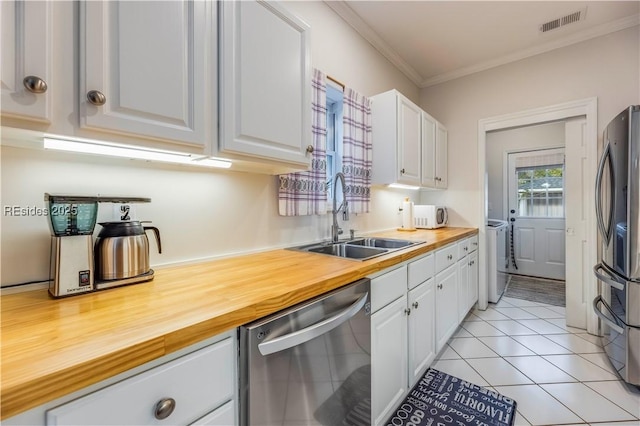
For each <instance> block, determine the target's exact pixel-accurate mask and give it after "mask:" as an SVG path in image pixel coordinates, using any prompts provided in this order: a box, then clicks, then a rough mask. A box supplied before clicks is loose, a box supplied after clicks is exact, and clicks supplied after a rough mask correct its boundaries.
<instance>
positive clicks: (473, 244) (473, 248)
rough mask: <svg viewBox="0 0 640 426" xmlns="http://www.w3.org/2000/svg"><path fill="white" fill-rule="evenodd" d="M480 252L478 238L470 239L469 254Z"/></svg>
mask: <svg viewBox="0 0 640 426" xmlns="http://www.w3.org/2000/svg"><path fill="white" fill-rule="evenodd" d="M476 250H478V236H477V235H474V236H473V237H469V253H472V252H474V251H476Z"/></svg>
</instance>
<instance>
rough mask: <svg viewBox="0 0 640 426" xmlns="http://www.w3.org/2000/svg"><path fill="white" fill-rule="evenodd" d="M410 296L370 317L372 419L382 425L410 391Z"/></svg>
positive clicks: (398, 300)
mask: <svg viewBox="0 0 640 426" xmlns="http://www.w3.org/2000/svg"><path fill="white" fill-rule="evenodd" d="M406 309H407V296H406V295H405V296H402V297H400V298H399V299H397V300H396V301H394V302H393V303H390V304H389V305H387V306H385V307H384V308H382V309H381V310H379V311H378V312H376V313H375V314H373V315H371V418H372V419H373V421H374V424H376V425H378V424H383V423H384V421H385V420H386V419H387V417H388V416H389V415H390V414H391V411H392V410H394V409H395V408H396V407H397V406H398V404H399V403H400V401H402V398H403V397H404V396H405V394H406V392H407V314H406V312H405V310H406Z"/></svg>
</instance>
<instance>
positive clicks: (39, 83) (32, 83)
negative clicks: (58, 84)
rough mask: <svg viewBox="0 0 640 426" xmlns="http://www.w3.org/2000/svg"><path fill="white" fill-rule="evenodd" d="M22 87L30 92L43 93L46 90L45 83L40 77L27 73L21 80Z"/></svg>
mask: <svg viewBox="0 0 640 426" xmlns="http://www.w3.org/2000/svg"><path fill="white" fill-rule="evenodd" d="M22 84H24V87H25V88H26V89H27V90H28V91H30V92H31V93H44V92H46V91H47V83H46V82H45V81H44V80H43V79H41V78H40V77H36V76H35V75H28V76H26V77H25V78H24V79H23V80H22Z"/></svg>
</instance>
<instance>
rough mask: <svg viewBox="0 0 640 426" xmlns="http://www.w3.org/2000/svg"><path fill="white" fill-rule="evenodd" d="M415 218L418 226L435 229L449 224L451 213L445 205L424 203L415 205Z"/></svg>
mask: <svg viewBox="0 0 640 426" xmlns="http://www.w3.org/2000/svg"><path fill="white" fill-rule="evenodd" d="M413 220H414V223H415V227H416V228H422V229H435V228H442V227H443V226H447V223H448V222H449V215H448V214H447V208H446V207H444V206H434V205H427V204H423V205H416V206H413Z"/></svg>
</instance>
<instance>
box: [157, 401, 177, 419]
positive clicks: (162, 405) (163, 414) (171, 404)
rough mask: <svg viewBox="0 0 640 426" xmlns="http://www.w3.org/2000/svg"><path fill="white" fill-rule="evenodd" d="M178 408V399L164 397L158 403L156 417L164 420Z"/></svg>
mask: <svg viewBox="0 0 640 426" xmlns="http://www.w3.org/2000/svg"><path fill="white" fill-rule="evenodd" d="M175 409H176V400H175V399H173V398H163V399H161V400H160V401H158V403H157V404H156V408H155V413H154V415H155V417H156V419H158V420H164V419H166V418H167V417H169V416H170V415H171V413H173V410H175Z"/></svg>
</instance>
